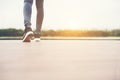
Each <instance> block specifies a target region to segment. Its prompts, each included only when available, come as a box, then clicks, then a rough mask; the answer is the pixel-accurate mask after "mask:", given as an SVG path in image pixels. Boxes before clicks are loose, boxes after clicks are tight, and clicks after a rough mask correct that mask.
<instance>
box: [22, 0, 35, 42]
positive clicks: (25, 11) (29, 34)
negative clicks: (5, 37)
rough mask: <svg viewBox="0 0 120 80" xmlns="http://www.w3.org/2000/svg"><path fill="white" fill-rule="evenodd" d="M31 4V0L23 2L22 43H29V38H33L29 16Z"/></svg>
mask: <svg viewBox="0 0 120 80" xmlns="http://www.w3.org/2000/svg"><path fill="white" fill-rule="evenodd" d="M32 4H33V0H24V9H23V14H24V26H25V31H24V36H23V42H30V40H31V38H32V37H33V32H32V29H31V14H32Z"/></svg>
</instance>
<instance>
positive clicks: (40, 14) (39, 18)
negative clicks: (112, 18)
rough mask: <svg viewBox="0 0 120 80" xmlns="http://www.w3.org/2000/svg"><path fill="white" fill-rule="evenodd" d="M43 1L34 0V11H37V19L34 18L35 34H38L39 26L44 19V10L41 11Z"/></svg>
mask: <svg viewBox="0 0 120 80" xmlns="http://www.w3.org/2000/svg"><path fill="white" fill-rule="evenodd" d="M43 2H44V0H36V9H37V18H36V30H35V33H40V31H41V26H42V22H43V17H44V9H43Z"/></svg>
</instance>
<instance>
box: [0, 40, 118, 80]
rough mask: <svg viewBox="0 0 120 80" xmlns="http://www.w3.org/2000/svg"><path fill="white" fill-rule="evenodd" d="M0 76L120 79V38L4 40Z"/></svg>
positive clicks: (1, 79) (8, 79)
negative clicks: (25, 41)
mask: <svg viewBox="0 0 120 80" xmlns="http://www.w3.org/2000/svg"><path fill="white" fill-rule="evenodd" d="M0 80H120V41H119V40H118V41H117V40H41V42H38V43H37V42H31V43H22V42H21V41H20V40H0Z"/></svg>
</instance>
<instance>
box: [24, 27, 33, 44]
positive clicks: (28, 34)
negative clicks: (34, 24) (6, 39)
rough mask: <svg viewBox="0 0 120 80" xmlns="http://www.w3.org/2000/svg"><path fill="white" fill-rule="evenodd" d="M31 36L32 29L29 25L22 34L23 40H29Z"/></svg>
mask: <svg viewBox="0 0 120 80" xmlns="http://www.w3.org/2000/svg"><path fill="white" fill-rule="evenodd" d="M32 37H33V32H32V29H31V28H30V27H28V28H26V29H25V33H24V36H23V42H30V41H31V39H32Z"/></svg>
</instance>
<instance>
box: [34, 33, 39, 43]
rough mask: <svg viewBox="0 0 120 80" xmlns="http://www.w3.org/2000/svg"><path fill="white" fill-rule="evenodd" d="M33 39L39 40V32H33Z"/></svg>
mask: <svg viewBox="0 0 120 80" xmlns="http://www.w3.org/2000/svg"><path fill="white" fill-rule="evenodd" d="M34 41H35V42H40V33H34Z"/></svg>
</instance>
